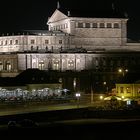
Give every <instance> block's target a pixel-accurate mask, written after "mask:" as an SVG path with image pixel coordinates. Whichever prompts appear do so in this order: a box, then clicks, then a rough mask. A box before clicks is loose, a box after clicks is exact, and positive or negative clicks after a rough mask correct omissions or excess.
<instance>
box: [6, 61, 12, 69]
mask: <svg viewBox="0 0 140 140" xmlns="http://www.w3.org/2000/svg"><path fill="white" fill-rule="evenodd" d="M11 69H12V65H11V63H10V61H7V62H6V70H8V71H10V70H11Z"/></svg>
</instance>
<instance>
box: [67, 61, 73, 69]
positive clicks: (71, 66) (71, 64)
mask: <svg viewBox="0 0 140 140" xmlns="http://www.w3.org/2000/svg"><path fill="white" fill-rule="evenodd" d="M68 68H69V69H73V68H74V61H73V60H69V61H68Z"/></svg>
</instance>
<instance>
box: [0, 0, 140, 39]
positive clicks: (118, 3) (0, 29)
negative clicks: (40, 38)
mask: <svg viewBox="0 0 140 140" xmlns="http://www.w3.org/2000/svg"><path fill="white" fill-rule="evenodd" d="M59 2H60V6H61V8H65V9H76V10H78V9H79V10H81V9H82V10H85V11H86V10H87V9H90V10H98V11H100V12H101V11H102V10H109V9H111V7H112V3H114V6H115V8H119V10H120V11H122V12H127V14H128V18H129V21H128V38H132V39H139V40H140V6H139V4H138V0H137V1H136V0H133V1H132V0H59ZM79 3H80V5H79ZM56 5H57V0H24V1H20V0H18V1H16V0H11V1H9V0H5V1H4V2H2V3H1V8H0V19H1V20H0V33H8V32H15V31H18V30H28V29H31V30H38V29H47V26H46V22H47V19H48V17H49V16H51V14H52V13H53V12H54V10H55V9H56Z"/></svg>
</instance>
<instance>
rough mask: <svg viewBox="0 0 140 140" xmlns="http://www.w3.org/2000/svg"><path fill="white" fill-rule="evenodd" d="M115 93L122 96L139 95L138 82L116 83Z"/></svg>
mask: <svg viewBox="0 0 140 140" xmlns="http://www.w3.org/2000/svg"><path fill="white" fill-rule="evenodd" d="M116 93H117V95H118V96H124V97H140V84H116Z"/></svg>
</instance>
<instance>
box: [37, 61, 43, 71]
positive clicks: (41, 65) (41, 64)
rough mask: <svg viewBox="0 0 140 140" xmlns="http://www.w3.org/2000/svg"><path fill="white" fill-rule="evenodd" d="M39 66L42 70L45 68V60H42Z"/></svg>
mask: <svg viewBox="0 0 140 140" xmlns="http://www.w3.org/2000/svg"><path fill="white" fill-rule="evenodd" d="M38 68H39V69H40V70H44V61H40V62H39V64H38Z"/></svg>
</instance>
